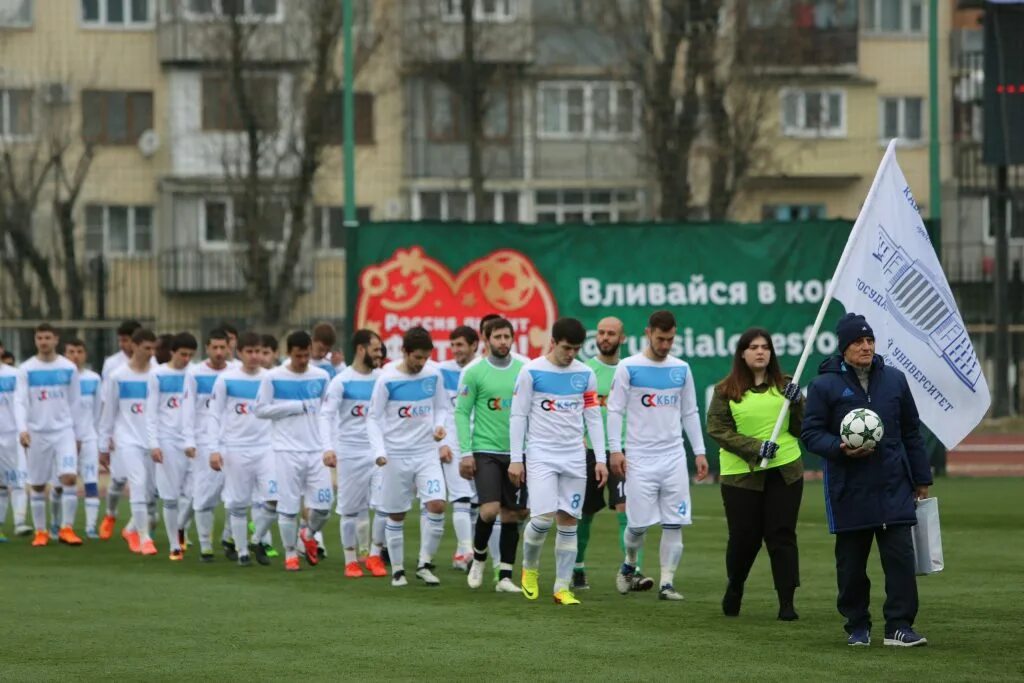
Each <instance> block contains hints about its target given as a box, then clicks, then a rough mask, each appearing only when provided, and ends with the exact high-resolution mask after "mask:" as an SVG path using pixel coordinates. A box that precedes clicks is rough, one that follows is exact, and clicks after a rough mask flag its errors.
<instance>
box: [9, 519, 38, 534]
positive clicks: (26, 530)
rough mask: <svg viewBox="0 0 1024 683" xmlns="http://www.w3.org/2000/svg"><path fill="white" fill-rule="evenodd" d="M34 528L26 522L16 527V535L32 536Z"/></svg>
mask: <svg viewBox="0 0 1024 683" xmlns="http://www.w3.org/2000/svg"><path fill="white" fill-rule="evenodd" d="M33 531H34V529H33V528H32V527H31V526H29V525H28V524H25V523H24V522H23V523H21V524H19V525H17V526H16V527H14V535H15V536H31V535H32V532H33Z"/></svg>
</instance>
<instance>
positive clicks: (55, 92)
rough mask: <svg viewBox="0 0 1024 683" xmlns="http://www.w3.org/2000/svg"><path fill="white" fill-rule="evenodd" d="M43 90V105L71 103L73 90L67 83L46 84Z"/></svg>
mask: <svg viewBox="0 0 1024 683" xmlns="http://www.w3.org/2000/svg"><path fill="white" fill-rule="evenodd" d="M42 90H43V104H48V105H50V106H57V105H64V104H70V102H71V88H70V87H69V86H68V84H67V83H46V84H45V85H43V88H42Z"/></svg>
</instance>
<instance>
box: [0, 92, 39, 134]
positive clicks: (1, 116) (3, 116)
mask: <svg viewBox="0 0 1024 683" xmlns="http://www.w3.org/2000/svg"><path fill="white" fill-rule="evenodd" d="M34 120H35V94H34V93H33V92H32V91H31V90H0V137H5V138H17V137H30V136H31V135H32V133H33V131H34V127H33V121H34Z"/></svg>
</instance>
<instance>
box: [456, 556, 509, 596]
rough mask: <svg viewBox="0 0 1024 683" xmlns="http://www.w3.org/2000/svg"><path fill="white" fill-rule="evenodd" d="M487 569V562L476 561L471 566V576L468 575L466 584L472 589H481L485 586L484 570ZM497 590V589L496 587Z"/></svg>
mask: <svg viewBox="0 0 1024 683" xmlns="http://www.w3.org/2000/svg"><path fill="white" fill-rule="evenodd" d="M486 569H487V563H486V562H477V561H476V560H473V561H472V562H471V563H470V564H469V574H467V575H466V583H467V584H468V585H469V587H470V588H479V587H480V586H482V585H483V584H484V570H486ZM495 590H497V587H495ZM516 592H519V589H518V588H517V589H516Z"/></svg>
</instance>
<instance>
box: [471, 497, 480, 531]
mask: <svg viewBox="0 0 1024 683" xmlns="http://www.w3.org/2000/svg"><path fill="white" fill-rule="evenodd" d="M478 519H480V506H479V505H476V504H475V503H470V504H469V521H470V523H471V524H472V525H473V528H474V529H475V528H476V520H478Z"/></svg>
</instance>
